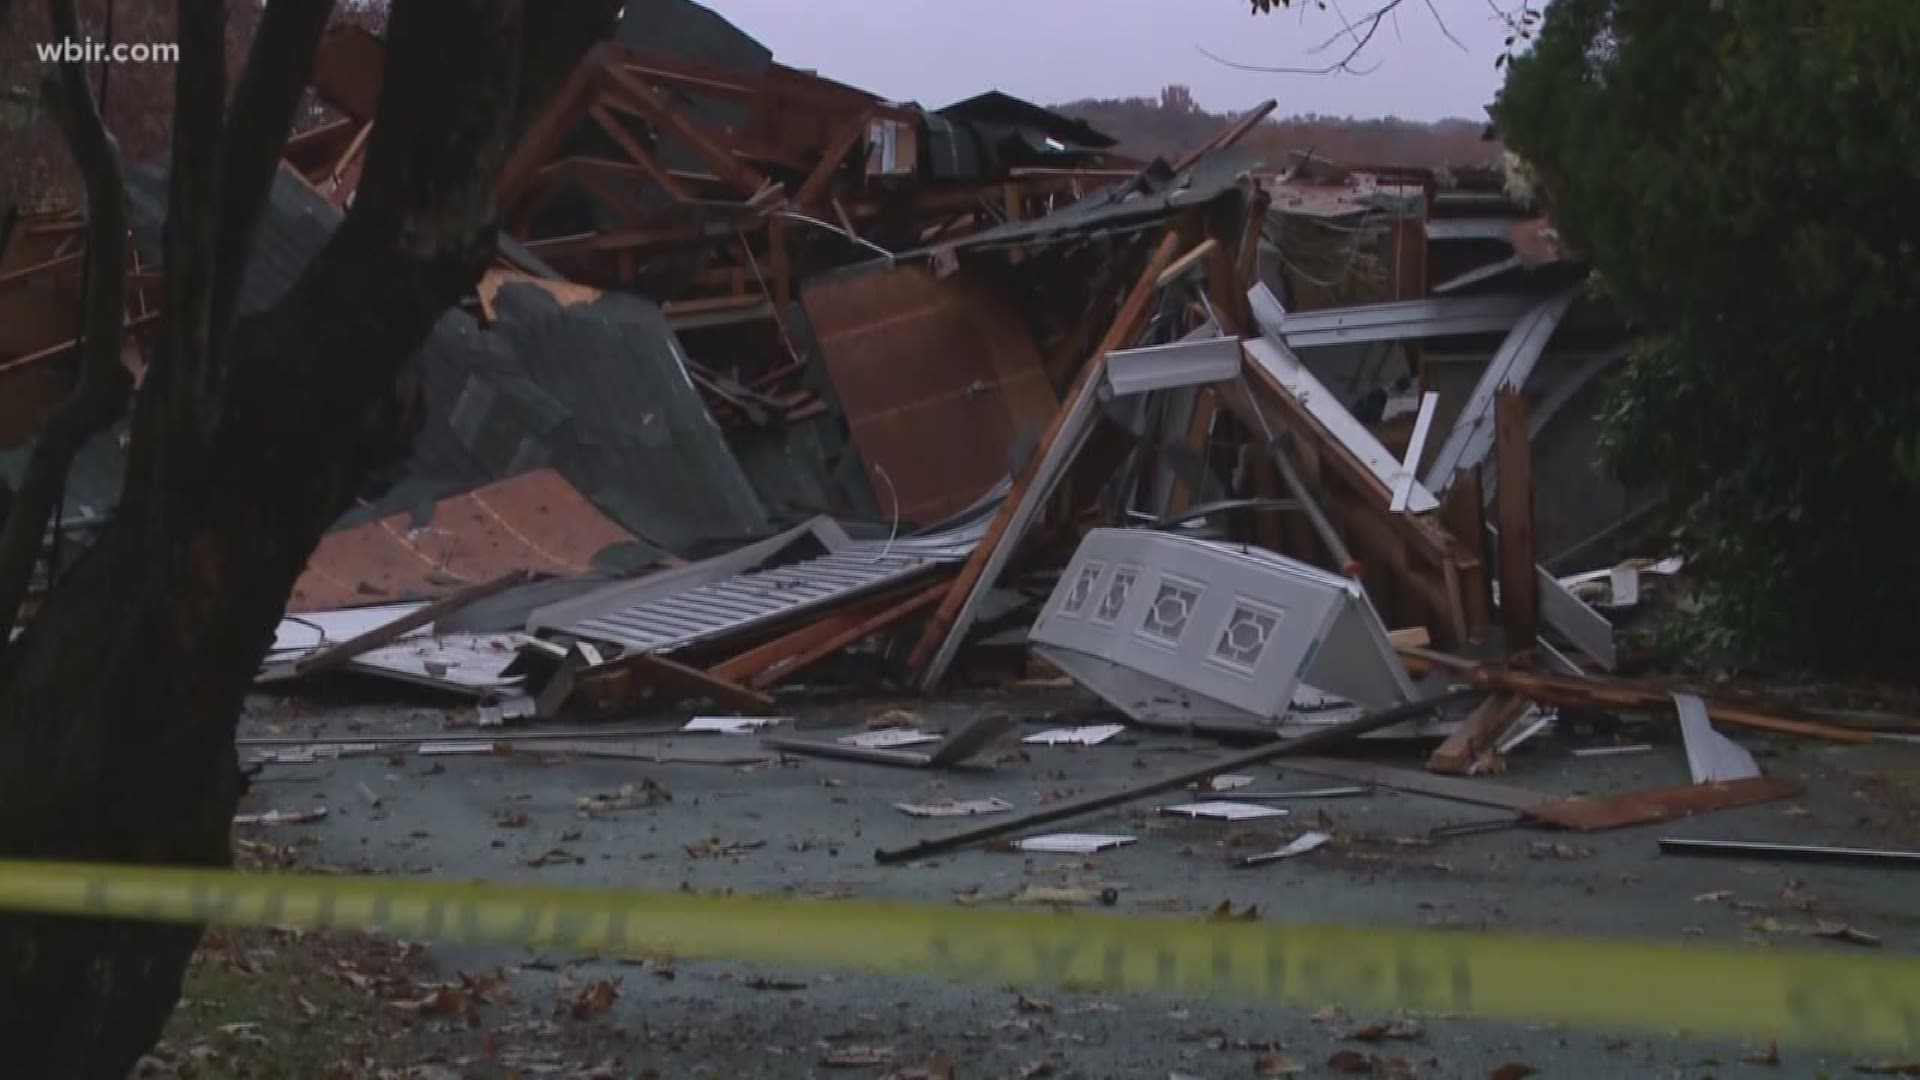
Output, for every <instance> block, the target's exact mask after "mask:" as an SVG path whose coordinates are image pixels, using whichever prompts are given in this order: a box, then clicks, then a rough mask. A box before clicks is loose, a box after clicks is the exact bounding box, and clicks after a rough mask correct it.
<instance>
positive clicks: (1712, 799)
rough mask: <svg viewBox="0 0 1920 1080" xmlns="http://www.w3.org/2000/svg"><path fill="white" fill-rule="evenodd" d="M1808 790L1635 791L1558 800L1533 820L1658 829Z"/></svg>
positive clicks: (1775, 785)
mask: <svg viewBox="0 0 1920 1080" xmlns="http://www.w3.org/2000/svg"><path fill="white" fill-rule="evenodd" d="M1803 790H1805V788H1804V786H1803V785H1802V784H1801V783H1800V782H1799V781H1797V780H1786V779H1782V778H1779V777H1772V776H1756V777H1753V778H1751V779H1747V780H1727V781H1722V782H1719V783H1712V784H1685V785H1682V786H1680V787H1671V788H1660V789H1658V790H1654V791H1629V792H1627V793H1625V794H1623V795H1612V796H1608V797H1607V798H1603V799H1591V798H1580V797H1575V798H1568V799H1553V800H1550V801H1548V802H1543V803H1541V804H1539V805H1537V806H1534V807H1531V808H1529V809H1528V810H1527V812H1526V813H1527V816H1528V817H1530V818H1533V819H1534V820H1536V821H1543V822H1546V823H1547V824H1549V825H1558V826H1560V827H1561V828H1563V829H1574V830H1577V831H1579V832H1593V831H1595V830H1598V829H1619V828H1625V827H1626V826H1629V825H1654V824H1658V823H1660V822H1662V821H1672V820H1674V819H1675V818H1683V817H1688V816H1690V815H1692V814H1704V813H1707V812H1709V811H1713V810H1731V809H1733V808H1734V807H1736V806H1752V805H1753V804H1755V803H1763V802H1772V801H1773V800H1775V799H1787V798H1792V797H1793V796H1795V795H1798V794H1800V793H1801V792H1802V791H1803Z"/></svg>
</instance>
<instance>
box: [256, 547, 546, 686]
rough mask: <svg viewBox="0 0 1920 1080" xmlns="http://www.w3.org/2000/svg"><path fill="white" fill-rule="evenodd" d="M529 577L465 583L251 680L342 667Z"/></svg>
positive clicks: (512, 575)
mask: <svg viewBox="0 0 1920 1080" xmlns="http://www.w3.org/2000/svg"><path fill="white" fill-rule="evenodd" d="M531 577H532V575H531V574H529V573H528V572H527V571H525V570H515V571H513V572H511V573H508V574H502V575H501V576H499V577H497V578H494V579H493V580H492V581H483V582H481V583H479V584H478V585H469V586H467V587H466V588H464V589H461V590H460V591H459V592H456V593H452V594H450V595H447V596H443V597H441V598H440V599H438V600H435V601H433V602H432V603H430V604H423V605H421V606H420V607H418V608H415V609H414V610H413V611H410V612H408V613H407V614H405V615H402V616H400V617H399V618H397V619H395V620H393V621H392V622H390V623H384V624H382V625H380V626H376V627H374V628H373V629H371V630H369V631H367V632H366V633H364V634H356V635H354V636H353V637H350V638H348V639H347V640H345V641H341V642H337V643H335V644H332V645H329V646H327V647H326V648H324V649H319V650H316V651H314V652H310V653H308V654H306V655H305V656H302V657H300V658H299V659H297V660H291V661H288V662H286V663H284V664H275V665H274V666H272V667H270V668H268V669H267V670H265V671H263V672H261V673H260V676H259V678H257V679H255V680H254V681H255V682H259V683H273V682H282V681H285V680H287V679H294V678H299V677H300V676H303V675H311V674H313V673H314V672H317V671H327V670H331V669H333V668H338V667H342V666H344V665H345V664H347V663H348V662H349V661H351V660H352V659H353V658H354V657H356V656H359V655H361V654H362V653H367V652H371V651H373V650H374V649H377V648H380V647H381V646H382V645H389V644H392V643H393V642H395V641H397V640H399V639H400V637H401V636H402V635H404V634H406V633H408V632H409V631H412V630H417V629H419V628H420V627H422V626H426V625H428V624H429V623H433V622H438V621H439V620H440V619H443V618H445V617H446V616H448V615H451V614H453V613H454V612H456V611H459V610H461V609H463V608H466V607H469V606H471V605H473V604H477V603H479V602H480V601H482V600H485V599H486V598H487V597H489V596H494V595H496V594H498V593H503V592H505V591H507V590H508V589H511V588H513V587H514V586H515V585H520V584H522V583H524V582H526V581H528V580H529V579H531Z"/></svg>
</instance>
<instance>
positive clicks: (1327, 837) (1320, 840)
mask: <svg viewBox="0 0 1920 1080" xmlns="http://www.w3.org/2000/svg"><path fill="white" fill-rule="evenodd" d="M1332 840H1333V836H1332V835H1331V834H1329V833H1323V832H1306V833H1301V834H1300V835H1299V836H1297V837H1295V838H1294V839H1293V841H1292V842H1291V843H1288V844H1286V845H1285V846H1283V847H1277V848H1275V849H1273V850H1272V851H1267V852H1262V853H1261V854H1259V855H1249V856H1247V857H1246V858H1244V859H1240V860H1238V861H1236V862H1235V863H1234V864H1233V865H1235V866H1260V865H1262V864H1264V863H1270V862H1279V861H1280V860H1281V859H1291V858H1293V857H1294V856H1296V855H1305V854H1306V853H1307V852H1309V851H1312V850H1313V849H1315V848H1318V847H1324V846H1326V845H1327V844H1328V843H1330V842H1332Z"/></svg>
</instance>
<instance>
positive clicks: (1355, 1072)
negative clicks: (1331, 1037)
mask: <svg viewBox="0 0 1920 1080" xmlns="http://www.w3.org/2000/svg"><path fill="white" fill-rule="evenodd" d="M1375 1060H1376V1059H1375V1058H1374V1056H1373V1055H1372V1054H1363V1053H1361V1052H1360V1051H1358V1050H1335V1051H1334V1052H1333V1056H1332V1057H1329V1058H1328V1059H1327V1068H1329V1069H1332V1070H1333V1071H1334V1072H1337V1073H1345V1074H1347V1075H1348V1076H1372V1075H1373V1063H1374V1061H1375Z"/></svg>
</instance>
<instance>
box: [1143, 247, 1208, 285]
mask: <svg viewBox="0 0 1920 1080" xmlns="http://www.w3.org/2000/svg"><path fill="white" fill-rule="evenodd" d="M1219 246H1220V242H1219V241H1218V240H1215V239H1214V238H1213V237H1211V236H1209V237H1207V238H1206V239H1205V240H1202V241H1200V242H1199V243H1198V244H1196V245H1194V247H1193V250H1191V251H1189V252H1187V253H1186V254H1185V255H1182V256H1180V257H1179V258H1177V259H1175V260H1173V261H1172V262H1170V263H1168V264H1167V268H1166V269H1165V270H1162V271H1160V274H1159V276H1158V277H1156V278H1154V279H1153V284H1154V287H1155V288H1158V289H1164V288H1166V287H1167V286H1168V285H1171V284H1173V283H1174V281H1175V280H1177V279H1178V278H1179V277H1180V275H1181V274H1184V273H1186V272H1187V271H1188V270H1191V269H1193V266H1194V264H1195V263H1198V262H1199V261H1200V260H1201V259H1204V258H1206V257H1207V256H1208V255H1209V254H1210V253H1212V252H1213V251H1214V249H1216V248H1218V247H1219Z"/></svg>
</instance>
